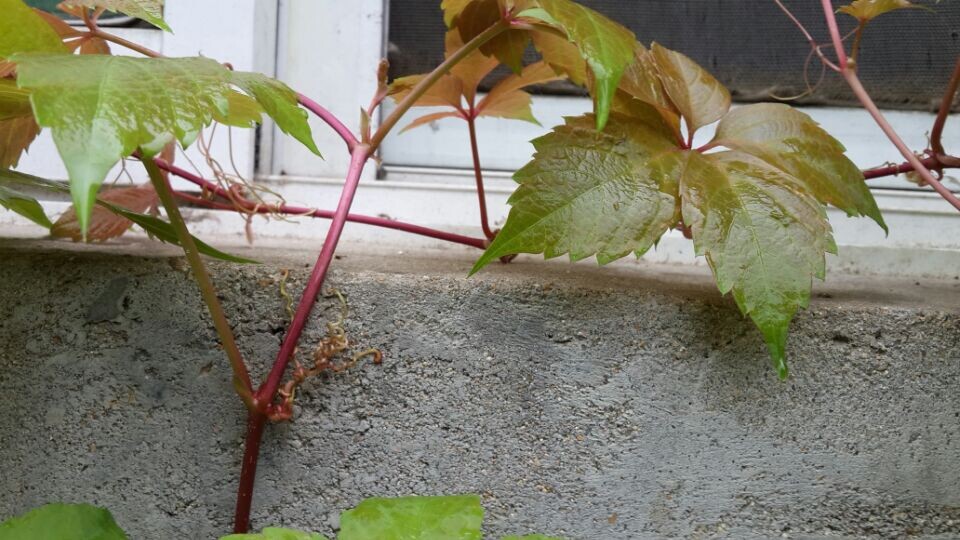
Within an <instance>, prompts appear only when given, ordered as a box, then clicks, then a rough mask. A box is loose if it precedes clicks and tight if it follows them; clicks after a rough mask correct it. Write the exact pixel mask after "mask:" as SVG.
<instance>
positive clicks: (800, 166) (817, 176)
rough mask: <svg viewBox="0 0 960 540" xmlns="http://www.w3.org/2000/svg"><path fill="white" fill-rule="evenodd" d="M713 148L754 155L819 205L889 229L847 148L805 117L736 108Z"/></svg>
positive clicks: (779, 108) (781, 109)
mask: <svg viewBox="0 0 960 540" xmlns="http://www.w3.org/2000/svg"><path fill="white" fill-rule="evenodd" d="M711 145H715V146H725V147H727V148H731V149H734V150H740V151H742V152H746V153H748V154H753V155H754V156H757V157H759V158H760V159H762V160H764V161H766V162H767V163H769V164H770V165H773V166H774V167H777V168H779V169H781V170H783V171H784V172H786V173H788V174H789V175H791V176H793V177H795V178H797V179H799V180H800V181H802V182H803V184H804V186H805V187H806V189H807V191H808V192H809V193H811V194H812V195H813V196H814V197H816V198H817V200H819V201H820V202H823V203H826V204H831V205H833V206H835V207H837V208H839V209H841V210H843V211H844V212H846V213H847V215H850V216H867V217H870V218H871V219H873V220H874V221H876V222H877V224H878V225H880V227H882V228H883V230H885V231H886V230H887V226H886V224H885V223H884V221H883V216H881V215H880V209H879V208H877V202H876V201H875V200H874V198H873V195H872V194H871V193H870V189H869V188H867V185H866V183H865V182H864V180H863V173H862V172H860V169H858V168H857V166H856V165H854V164H853V162H852V161H850V159H849V158H847V157H846V156H845V155H844V151H845V148H844V147H843V145H842V144H840V142H839V141H837V140H836V139H834V138H833V137H831V136H830V134H829V133H827V132H826V131H824V130H823V129H822V128H821V127H820V126H819V125H817V123H816V122H814V121H813V119H811V118H810V117H809V116H807V115H806V114H804V113H802V112H800V111H798V110H796V109H794V108H792V107H790V106H788V105H784V104H782V103H758V104H754V105H746V106H743V107H739V108H737V109H735V110H733V111H731V112H730V113H729V114H727V115H726V116H725V117H724V118H723V119H722V120H721V121H720V124H719V125H718V126H717V134H716V136H715V137H714V140H713V142H711Z"/></svg>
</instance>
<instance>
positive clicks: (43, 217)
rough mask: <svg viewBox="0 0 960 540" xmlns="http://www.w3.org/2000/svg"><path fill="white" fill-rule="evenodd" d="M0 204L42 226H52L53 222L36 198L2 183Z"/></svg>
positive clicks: (0, 186)
mask: <svg viewBox="0 0 960 540" xmlns="http://www.w3.org/2000/svg"><path fill="white" fill-rule="evenodd" d="M0 206H3V207H4V208H6V209H7V210H12V211H14V212H16V213H18V214H20V215H21V216H23V217H25V218H27V219H29V220H30V221H33V222H34V223H36V224H37V225H40V226H42V227H46V228H48V229H49V228H50V227H53V223H51V222H50V219H49V218H48V217H47V214H45V213H44V211H43V207H42V206H40V203H38V202H37V200H36V199H34V198H33V197H30V196H28V195H24V194H23V193H20V192H19V191H15V190H13V189H10V188H7V187H4V186H3V185H0Z"/></svg>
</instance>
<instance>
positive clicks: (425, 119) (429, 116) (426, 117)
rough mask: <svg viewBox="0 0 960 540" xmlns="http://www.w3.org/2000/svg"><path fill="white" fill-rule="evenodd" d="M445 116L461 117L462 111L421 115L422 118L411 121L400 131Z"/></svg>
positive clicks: (401, 131) (423, 124)
mask: <svg viewBox="0 0 960 540" xmlns="http://www.w3.org/2000/svg"><path fill="white" fill-rule="evenodd" d="M444 118H460V113H458V112H453V111H448V112H438V113H432V114H426V115H423V116H421V117H420V118H417V119H416V120H414V121H413V122H410V123H409V124H408V125H407V126H406V127H404V128H403V129H401V130H400V133H403V132H405V131H409V130H411V129H413V128H416V127H420V126H425V125H427V124H429V123H431V122H436V121H437V120H442V119H444Z"/></svg>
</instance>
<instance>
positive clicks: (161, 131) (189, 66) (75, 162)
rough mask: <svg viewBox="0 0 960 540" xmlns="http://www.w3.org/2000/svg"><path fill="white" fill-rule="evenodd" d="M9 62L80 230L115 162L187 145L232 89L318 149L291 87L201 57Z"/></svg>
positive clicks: (224, 110)
mask: <svg viewBox="0 0 960 540" xmlns="http://www.w3.org/2000/svg"><path fill="white" fill-rule="evenodd" d="M13 60H14V61H15V62H16V63H17V66H18V68H17V71H18V79H17V82H18V84H19V86H20V87H21V88H25V89H28V90H30V91H31V100H32V103H33V109H34V114H35V115H36V118H37V122H38V123H39V124H40V125H41V126H43V127H48V128H50V129H51V131H52V132H53V139H54V142H55V143H56V145H57V149H58V150H59V152H60V156H61V158H62V159H63V161H64V164H65V165H66V167H67V172H68V174H69V177H70V185H71V190H72V192H73V199H74V204H75V205H76V208H77V215H78V218H79V221H80V224H81V227H82V229H83V230H86V227H87V222H88V219H89V216H90V211H91V208H92V207H93V200H94V197H95V195H96V193H97V190H98V189H99V187H100V184H101V183H102V182H103V179H104V178H105V177H106V175H107V173H108V172H109V170H110V169H111V168H112V167H113V166H114V165H115V164H116V163H117V162H119V161H120V159H121V158H123V157H125V156H128V155H130V154H132V153H133V152H134V150H136V149H138V148H139V149H141V151H142V152H143V155H144V157H148V158H149V157H152V156H154V155H156V154H157V153H159V152H160V151H161V150H162V149H163V147H164V146H166V145H167V143H169V142H170V141H172V140H173V139H176V140H178V141H179V142H180V144H181V145H182V146H184V147H186V146H189V145H190V144H191V143H192V142H193V141H194V140H195V139H196V137H197V135H198V134H199V132H200V130H201V129H202V128H203V127H204V126H206V125H208V124H209V123H210V122H211V121H212V120H214V119H216V118H220V119H223V118H225V117H229V113H230V111H229V106H230V102H231V101H230V98H231V96H232V95H233V92H234V90H233V89H232V88H231V84H236V85H237V86H239V87H240V88H242V89H244V90H245V91H247V92H249V93H250V94H251V95H252V96H253V97H254V98H256V99H257V101H258V102H259V103H260V105H262V106H263V108H264V109H265V110H266V111H267V113H268V114H270V115H271V116H273V117H274V119H275V120H276V121H277V124H278V125H279V126H280V127H281V128H282V129H284V130H285V131H288V132H290V133H291V134H293V135H294V136H295V137H296V138H297V139H299V140H301V141H303V142H304V144H307V145H308V147H309V148H311V149H312V150H315V149H316V147H315V146H314V145H313V141H312V139H311V138H310V128H309V126H308V125H307V121H306V113H305V112H304V111H303V110H302V109H299V108H298V107H297V106H296V95H295V94H294V93H293V92H292V91H291V90H290V89H289V88H287V87H286V86H284V85H282V84H281V83H278V82H275V81H271V80H270V79H268V78H266V77H264V76H262V75H257V74H251V73H242V72H231V71H229V70H228V69H227V68H225V67H224V66H222V65H220V64H218V63H217V62H215V61H213V60H210V59H207V58H129V57H117V56H104V55H85V56H74V55H48V54H20V55H16V56H15V57H14V58H13Z"/></svg>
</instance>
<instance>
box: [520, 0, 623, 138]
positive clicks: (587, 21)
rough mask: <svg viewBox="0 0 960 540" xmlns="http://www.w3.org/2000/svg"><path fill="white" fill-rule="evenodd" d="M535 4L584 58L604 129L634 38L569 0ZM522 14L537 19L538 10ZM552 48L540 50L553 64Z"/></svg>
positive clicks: (598, 121)
mask: <svg viewBox="0 0 960 540" xmlns="http://www.w3.org/2000/svg"><path fill="white" fill-rule="evenodd" d="M538 3H539V4H540V7H541V8H542V9H543V10H544V11H545V12H546V13H548V14H549V17H543V16H542V15H541V16H540V17H539V18H540V20H542V21H543V22H544V23H546V24H559V29H560V30H562V31H563V32H565V33H566V34H567V38H568V39H569V40H570V41H571V42H573V43H574V44H575V45H576V46H577V48H578V49H579V50H580V54H581V55H582V56H583V58H584V60H586V61H587V65H588V66H589V67H590V70H591V72H592V73H593V77H594V80H595V84H594V96H593V98H594V111H595V113H596V121H597V129H603V127H604V126H605V125H606V123H607V118H608V117H609V115H610V103H611V101H613V96H614V94H615V93H616V90H617V85H618V84H619V82H620V77H621V76H622V75H623V72H624V70H625V69H626V68H627V66H628V65H629V64H630V63H631V62H633V48H634V44H635V43H636V41H637V40H636V38H635V37H634V35H633V32H631V31H629V30H627V29H626V28H624V27H623V26H621V25H619V24H617V23H615V22H613V21H611V20H610V19H608V18H606V17H604V16H603V15H600V14H599V13H597V12H596V11H593V10H592V9H589V8H586V7H584V6H581V5H580V4H577V3H576V2H573V1H571V0H539V1H538ZM523 13H524V14H526V15H527V16H529V17H531V18H538V17H537V14H538V11H537V10H526V11H524V12H523ZM551 50H552V49H549V48H547V49H541V52H542V53H543V54H544V60H545V61H546V62H547V63H553V61H552V60H551V57H550V55H549V53H550V52H551Z"/></svg>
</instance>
